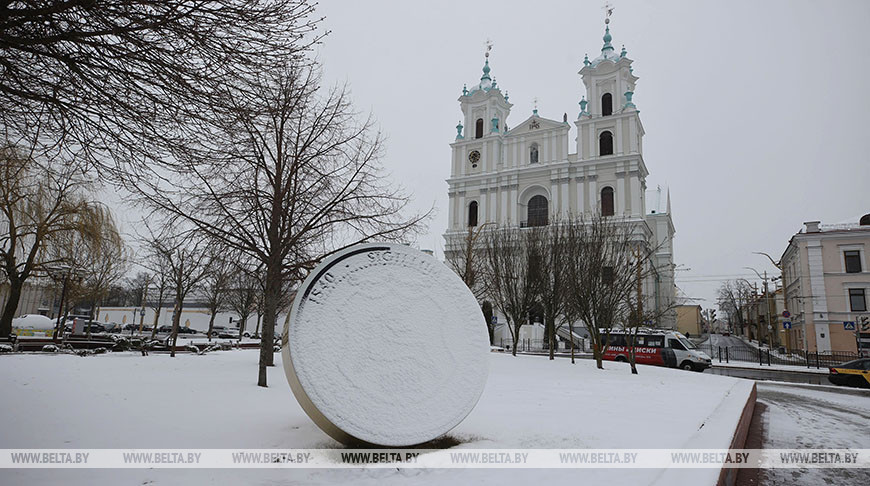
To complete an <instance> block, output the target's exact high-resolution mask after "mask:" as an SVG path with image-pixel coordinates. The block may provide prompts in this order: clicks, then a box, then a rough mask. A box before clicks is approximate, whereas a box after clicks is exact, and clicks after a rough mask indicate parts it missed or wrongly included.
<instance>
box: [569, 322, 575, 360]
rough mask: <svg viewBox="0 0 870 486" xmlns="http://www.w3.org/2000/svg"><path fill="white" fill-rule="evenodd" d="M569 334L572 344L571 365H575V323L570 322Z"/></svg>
mask: <svg viewBox="0 0 870 486" xmlns="http://www.w3.org/2000/svg"><path fill="white" fill-rule="evenodd" d="M568 334H570V338H569V341H570V342H571V364H574V323H573V322H571V321H569V322H568Z"/></svg>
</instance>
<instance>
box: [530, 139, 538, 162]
mask: <svg viewBox="0 0 870 486" xmlns="http://www.w3.org/2000/svg"><path fill="white" fill-rule="evenodd" d="M529 163H530V164H537V163H538V144H536V143H533V144H532V146H531V148H529Z"/></svg>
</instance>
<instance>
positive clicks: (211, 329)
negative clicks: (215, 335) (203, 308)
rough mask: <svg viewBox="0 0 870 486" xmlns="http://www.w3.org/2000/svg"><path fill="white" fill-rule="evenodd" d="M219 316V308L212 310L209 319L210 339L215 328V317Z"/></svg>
mask: <svg viewBox="0 0 870 486" xmlns="http://www.w3.org/2000/svg"><path fill="white" fill-rule="evenodd" d="M215 316H217V310H216V309H215V310H212V311H211V317H209V319H208V340H209V341H211V333H212V331H213V330H214V318H215Z"/></svg>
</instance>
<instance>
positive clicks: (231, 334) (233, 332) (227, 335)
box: [215, 326, 239, 339]
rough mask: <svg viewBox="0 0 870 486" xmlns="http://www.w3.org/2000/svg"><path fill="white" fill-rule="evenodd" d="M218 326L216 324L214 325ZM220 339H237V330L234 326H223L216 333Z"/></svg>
mask: <svg viewBox="0 0 870 486" xmlns="http://www.w3.org/2000/svg"><path fill="white" fill-rule="evenodd" d="M215 327H218V326H215ZM217 337H219V338H221V339H238V337H239V330H238V329H237V328H234V327H224V328H223V329H222V330H221V331H220V332H219V333H218V335H217Z"/></svg>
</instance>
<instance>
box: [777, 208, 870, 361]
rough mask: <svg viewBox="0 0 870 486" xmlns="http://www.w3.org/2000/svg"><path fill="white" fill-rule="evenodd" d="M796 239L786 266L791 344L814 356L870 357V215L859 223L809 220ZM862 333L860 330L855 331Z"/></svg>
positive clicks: (784, 260)
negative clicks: (860, 353)
mask: <svg viewBox="0 0 870 486" xmlns="http://www.w3.org/2000/svg"><path fill="white" fill-rule="evenodd" d="M804 224H805V226H806V227H805V228H804V229H803V230H801V231H800V232H799V233H797V234H796V235H794V236H792V238H791V240H790V241H789V244H788V247H787V248H786V250H785V252H784V253H783V255H782V259H781V263H780V265H781V266H782V269H783V279H784V280H785V282H784V285H785V289H786V302H785V304H786V307H787V309H788V310H789V312H790V313H791V317H790V319H791V321H790V322H791V323H792V329H791V331H790V333H789V334H791V336H790V338H791V342H793V343H794V344H795V347H797V348H799V349H804V350H807V351H810V352H822V353H824V352H831V351H835V352H836V351H847V352H856V351H858V349H859V348H858V343H859V342H860V343H861V349H862V350H863V351H864V352H865V353H870V326H865V329H863V330H862V329H861V322H862V319H868V320H870V313H868V310H867V305H868V295H870V268H868V263H870V262H868V255H867V251H868V250H870V214H867V215H865V216H863V217H862V218H861V220H860V222H859V223H851V224H838V225H822V224H820V222H819V221H810V222H807V223H804ZM855 328H857V330H855Z"/></svg>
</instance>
